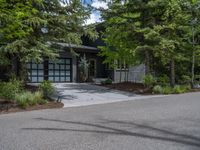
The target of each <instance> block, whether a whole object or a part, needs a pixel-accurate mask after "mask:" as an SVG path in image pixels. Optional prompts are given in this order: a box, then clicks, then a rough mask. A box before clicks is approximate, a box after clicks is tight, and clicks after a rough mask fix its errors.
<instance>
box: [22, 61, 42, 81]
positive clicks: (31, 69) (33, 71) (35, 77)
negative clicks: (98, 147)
mask: <svg viewBox="0 0 200 150" xmlns="http://www.w3.org/2000/svg"><path fill="white" fill-rule="evenodd" d="M26 66H27V69H28V79H29V81H31V82H42V81H43V80H44V64H43V62H42V63H39V64H37V63H36V62H34V61H31V62H29V63H27V65H26Z"/></svg>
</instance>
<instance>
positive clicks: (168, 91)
mask: <svg viewBox="0 0 200 150" xmlns="http://www.w3.org/2000/svg"><path fill="white" fill-rule="evenodd" d="M171 93H173V89H172V88H171V87H170V86H165V87H163V94H171Z"/></svg>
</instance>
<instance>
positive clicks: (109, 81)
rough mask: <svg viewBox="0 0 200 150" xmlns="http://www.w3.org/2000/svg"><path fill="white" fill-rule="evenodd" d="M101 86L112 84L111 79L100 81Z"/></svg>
mask: <svg viewBox="0 0 200 150" xmlns="http://www.w3.org/2000/svg"><path fill="white" fill-rule="evenodd" d="M101 84H103V85H108V84H112V79H110V78H108V79H106V80H105V81H102V82H101Z"/></svg>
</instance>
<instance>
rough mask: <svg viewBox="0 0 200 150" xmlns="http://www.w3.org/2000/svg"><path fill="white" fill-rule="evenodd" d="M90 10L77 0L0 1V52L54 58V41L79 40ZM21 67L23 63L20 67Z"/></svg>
mask: <svg viewBox="0 0 200 150" xmlns="http://www.w3.org/2000/svg"><path fill="white" fill-rule="evenodd" d="M89 14H90V10H89V9H88V8H86V7H85V6H83V5H82V3H81V2H80V1H79V0H70V1H69V0H51V1H49V0H0V53H1V54H5V53H6V54H9V55H10V56H12V58H16V59H19V60H20V62H21V65H23V64H24V62H27V61H30V60H31V59H34V60H35V61H41V60H42V58H43V57H50V58H51V57H55V56H57V52H56V50H55V49H53V48H51V47H50V46H49V44H48V43H49V42H50V43H54V42H67V43H73V44H80V43H81V36H82V35H83V34H86V35H89V36H90V37H94V34H93V33H92V32H91V30H92V29H91V28H87V27H86V26H84V22H85V20H86V19H87V18H88V17H89ZM22 68H23V66H22Z"/></svg>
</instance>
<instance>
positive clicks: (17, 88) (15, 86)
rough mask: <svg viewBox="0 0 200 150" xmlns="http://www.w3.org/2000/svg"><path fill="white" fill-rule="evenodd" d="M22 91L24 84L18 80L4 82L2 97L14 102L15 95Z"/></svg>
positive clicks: (0, 92)
mask: <svg viewBox="0 0 200 150" xmlns="http://www.w3.org/2000/svg"><path fill="white" fill-rule="evenodd" d="M21 91H22V82H21V81H18V80H16V79H15V80H12V81H9V82H3V83H1V85H0V96H1V97H2V98H5V99H7V100H14V98H15V95H16V94H17V93H20V92H21Z"/></svg>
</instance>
